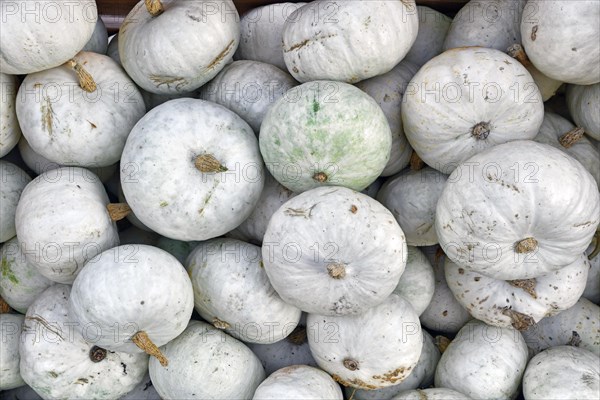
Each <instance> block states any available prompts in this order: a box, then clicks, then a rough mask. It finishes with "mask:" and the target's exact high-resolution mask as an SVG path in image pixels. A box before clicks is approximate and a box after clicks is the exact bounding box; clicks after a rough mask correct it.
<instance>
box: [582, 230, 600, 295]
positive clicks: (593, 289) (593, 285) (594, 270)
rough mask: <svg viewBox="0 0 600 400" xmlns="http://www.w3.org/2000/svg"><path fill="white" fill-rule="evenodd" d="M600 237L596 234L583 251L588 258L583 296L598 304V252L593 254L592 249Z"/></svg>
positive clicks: (599, 284) (599, 258)
mask: <svg viewBox="0 0 600 400" xmlns="http://www.w3.org/2000/svg"><path fill="white" fill-rule="evenodd" d="M599 239H600V238H599V237H598V236H596V239H595V241H592V243H591V244H590V247H588V248H587V250H586V251H585V252H586V254H587V256H588V259H589V260H590V271H589V273H588V279H587V283H586V285H585V290H584V291H583V295H582V296H583V297H585V298H586V299H588V300H590V301H591V302H593V303H596V304H600V256H599V255H598V254H596V255H594V256H593V257H592V258H591V259H590V258H589V257H591V256H592V255H593V251H594V249H595V248H596V246H597V241H598V240H599Z"/></svg>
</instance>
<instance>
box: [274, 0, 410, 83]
mask: <svg viewBox="0 0 600 400" xmlns="http://www.w3.org/2000/svg"><path fill="white" fill-rule="evenodd" d="M418 28H419V17H418V15H417V7H416V4H415V2H414V0H403V1H389V0H382V1H376V2H370V1H356V0H354V1H343V2H333V3H332V2H329V1H327V0H317V1H312V2H310V3H308V4H307V5H305V6H303V7H301V8H299V9H298V10H296V11H294V13H292V14H291V15H290V16H289V17H288V19H287V21H286V23H285V25H284V28H283V58H284V60H285V64H286V66H287V69H288V70H289V71H290V73H291V74H292V75H293V76H294V78H296V80H297V81H299V82H302V83H304V82H310V81H315V80H322V79H326V80H334V81H342V82H348V83H356V82H360V81H361V80H363V79H367V78H371V77H374V76H377V75H381V74H384V73H386V72H388V71H390V70H391V69H392V68H394V66H396V65H397V64H398V63H399V62H400V61H401V60H402V59H403V58H404V56H406V53H408V51H409V50H410V48H411V47H412V45H413V43H414V42H415V39H416V38H417V33H418Z"/></svg>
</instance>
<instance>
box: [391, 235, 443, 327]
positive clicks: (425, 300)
mask: <svg viewBox="0 0 600 400" xmlns="http://www.w3.org/2000/svg"><path fill="white" fill-rule="evenodd" d="M407 254H408V255H407V258H406V268H405V269H404V272H403V273H402V276H401V277H400V281H399V282H398V286H396V289H394V293H396V294H397V295H400V296H402V297H404V298H405V299H406V300H408V301H409V303H410V304H411V305H412V306H413V308H414V309H415V311H416V313H417V314H418V315H421V314H423V311H425V309H426V308H427V306H429V303H430V302H431V299H432V297H433V292H434V288H435V274H434V272H433V268H432V267H431V263H430V262H429V260H428V259H427V257H425V255H424V254H423V252H422V251H421V250H419V248H418V247H413V246H407Z"/></svg>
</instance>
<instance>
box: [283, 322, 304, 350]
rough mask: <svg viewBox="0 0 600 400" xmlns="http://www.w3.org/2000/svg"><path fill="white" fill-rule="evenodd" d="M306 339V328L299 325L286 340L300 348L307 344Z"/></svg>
mask: <svg viewBox="0 0 600 400" xmlns="http://www.w3.org/2000/svg"><path fill="white" fill-rule="evenodd" d="M306 338H307V335H306V327H305V326H303V325H298V326H296V328H295V329H294V330H293V331H292V333H290V334H289V336H288V337H287V338H286V339H287V340H288V342H290V343H293V344H295V345H297V346H300V345H301V344H303V343H305V342H306Z"/></svg>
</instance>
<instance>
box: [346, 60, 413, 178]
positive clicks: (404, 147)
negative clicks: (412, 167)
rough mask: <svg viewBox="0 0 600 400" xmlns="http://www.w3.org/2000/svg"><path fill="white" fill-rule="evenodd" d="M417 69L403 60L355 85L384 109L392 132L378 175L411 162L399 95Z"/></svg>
mask: <svg viewBox="0 0 600 400" xmlns="http://www.w3.org/2000/svg"><path fill="white" fill-rule="evenodd" d="M418 69H419V68H418V66H417V65H415V64H412V63H410V62H407V61H402V62H400V63H399V64H398V65H396V66H395V67H394V68H393V69H392V70H391V71H390V72H387V73H385V74H383V75H378V76H376V77H373V78H370V79H366V80H364V81H361V82H358V83H357V84H356V85H355V86H356V87H357V88H359V89H361V90H362V91H364V92H366V93H367V94H368V95H369V96H371V97H373V98H374V99H375V101H376V102H377V104H378V105H379V107H381V109H382V110H383V113H384V114H385V117H386V118H387V121H388V124H389V126H390V130H391V131H392V150H391V153H390V159H389V161H388V162H387V164H386V166H385V168H384V169H383V171H382V172H381V176H390V175H393V174H396V173H398V172H400V171H401V170H402V169H403V168H404V167H406V166H407V165H408V163H409V161H410V156H411V154H412V147H410V144H408V140H406V136H405V135H404V128H403V127H402V119H401V118H400V112H399V110H400V108H401V107H402V97H403V95H404V91H405V90H406V87H407V85H408V82H410V80H411V79H412V77H413V76H414V75H415V74H416V73H417V70H418Z"/></svg>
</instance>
